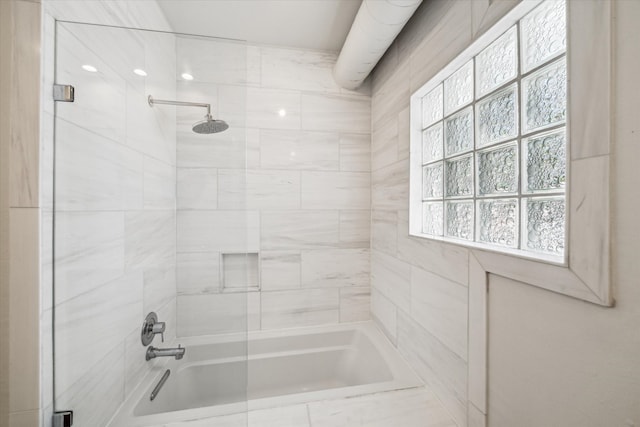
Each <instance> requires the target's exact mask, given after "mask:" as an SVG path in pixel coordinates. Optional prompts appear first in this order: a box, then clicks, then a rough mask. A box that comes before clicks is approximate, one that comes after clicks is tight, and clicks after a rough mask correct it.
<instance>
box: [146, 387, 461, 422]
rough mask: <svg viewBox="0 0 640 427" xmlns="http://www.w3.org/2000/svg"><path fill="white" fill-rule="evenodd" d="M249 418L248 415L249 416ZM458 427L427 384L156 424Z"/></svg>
mask: <svg viewBox="0 0 640 427" xmlns="http://www.w3.org/2000/svg"><path fill="white" fill-rule="evenodd" d="M247 418H248V419H247ZM395 426H402V427H456V424H455V422H454V421H453V419H452V418H451V416H450V415H449V413H448V412H447V411H446V409H445V408H444V407H443V406H442V404H441V403H440V401H439V400H438V399H437V398H436V397H435V395H434V394H433V393H432V392H431V391H429V390H428V389H426V388H424V387H418V388H412V389H408V390H399V391H390V392H384V393H376V394H370V395H366V396H359V397H352V398H347V399H337V400H325V401H319V402H311V403H307V404H301V405H292V406H285V407H282V408H274V409H263V410H256V411H249V413H248V416H247V414H235V415H227V416H223V417H214V418H207V419H201V420H194V421H186V422H179V423H170V424H163V425H159V426H156V427H395Z"/></svg>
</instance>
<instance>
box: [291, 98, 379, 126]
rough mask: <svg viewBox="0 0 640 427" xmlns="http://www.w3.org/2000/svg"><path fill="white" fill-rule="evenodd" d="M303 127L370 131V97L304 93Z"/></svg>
mask: <svg viewBox="0 0 640 427" xmlns="http://www.w3.org/2000/svg"><path fill="white" fill-rule="evenodd" d="M302 129H305V130H320V131H341V132H351V133H369V132H370V129H371V104H370V101H369V98H368V97H356V96H343V95H323V94H314V93H303V94H302Z"/></svg>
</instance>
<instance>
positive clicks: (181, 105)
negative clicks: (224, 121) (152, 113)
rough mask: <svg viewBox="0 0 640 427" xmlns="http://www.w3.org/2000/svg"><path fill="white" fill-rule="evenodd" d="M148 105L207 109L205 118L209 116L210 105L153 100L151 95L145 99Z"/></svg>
mask: <svg viewBox="0 0 640 427" xmlns="http://www.w3.org/2000/svg"><path fill="white" fill-rule="evenodd" d="M147 101H148V102H149V105H150V106H152V107H153V105H154V104H159V105H160V104H162V105H175V106H178V107H202V108H206V109H207V117H209V116H211V104H204V103H200V102H184V101H171V100H167V99H155V98H154V97H152V96H151V95H149V96H148V97H147Z"/></svg>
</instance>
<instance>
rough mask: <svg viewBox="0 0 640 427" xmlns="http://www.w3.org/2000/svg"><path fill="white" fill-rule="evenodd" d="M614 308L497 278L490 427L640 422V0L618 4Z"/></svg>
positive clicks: (492, 299) (492, 288)
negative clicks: (639, 118) (639, 214)
mask: <svg viewBox="0 0 640 427" xmlns="http://www.w3.org/2000/svg"><path fill="white" fill-rule="evenodd" d="M614 13H615V24H614V38H613V40H614V45H613V51H614V61H613V63H614V72H613V76H614V81H613V86H612V87H613V88H614V97H613V99H614V107H615V120H614V121H613V125H614V129H613V135H614V138H613V144H612V152H613V153H614V154H613V164H612V167H611V171H612V193H613V199H612V208H611V220H612V226H613V228H612V232H613V233H612V244H613V246H612V248H613V257H612V271H613V276H612V277H613V283H614V297H615V299H616V306H615V307H614V308H602V307H598V306H595V305H591V304H588V303H585V302H581V301H577V300H573V299H571V298H567V297H563V296H560V295H556V294H553V293H549V292H544V291H541V290H539V289H536V288H533V287H530V286H525V285H523V284H521V283H517V282H513V281H508V280H505V279H503V278H499V277H493V276H490V280H489V425H490V426H492V427H494V426H495V427H498V426H500V427H501V426H513V425H520V426H524V427H526V426H555V425H557V426H588V427H592V426H593V427H596V426H598V427H599V426H625V427H626V426H638V425H640V406H639V405H638V402H640V333H639V331H638V325H640V279H639V278H640V265H639V264H638V254H639V253H640V231H639V228H638V215H637V212H638V209H639V208H640V187H639V186H638V183H640V172H639V170H638V159H640V129H639V127H638V117H639V115H640V100H639V99H638V96H637V94H638V93H640V81H639V80H638V75H640V59H639V57H638V46H639V45H640V34H639V33H638V30H637V23H638V20H640V3H638V2H637V1H633V0H618V1H616V2H615V4H614Z"/></svg>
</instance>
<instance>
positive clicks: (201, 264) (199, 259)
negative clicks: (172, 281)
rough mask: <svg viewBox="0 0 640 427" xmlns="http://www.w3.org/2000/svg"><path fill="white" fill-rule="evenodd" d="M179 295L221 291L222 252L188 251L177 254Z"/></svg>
mask: <svg viewBox="0 0 640 427" xmlns="http://www.w3.org/2000/svg"><path fill="white" fill-rule="evenodd" d="M176 269H177V271H176V281H177V290H178V295H190V294H210V293H216V292H219V291H220V286H221V285H220V252H187V253H178V254H177V256H176Z"/></svg>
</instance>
